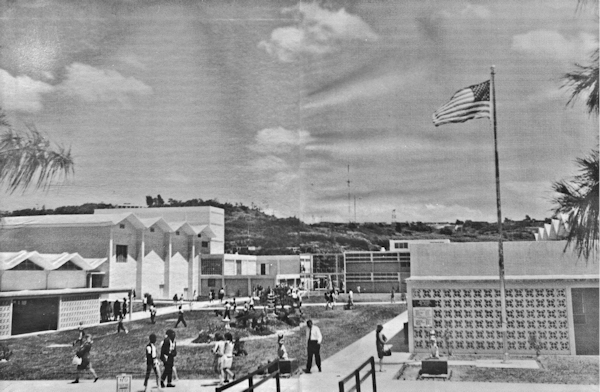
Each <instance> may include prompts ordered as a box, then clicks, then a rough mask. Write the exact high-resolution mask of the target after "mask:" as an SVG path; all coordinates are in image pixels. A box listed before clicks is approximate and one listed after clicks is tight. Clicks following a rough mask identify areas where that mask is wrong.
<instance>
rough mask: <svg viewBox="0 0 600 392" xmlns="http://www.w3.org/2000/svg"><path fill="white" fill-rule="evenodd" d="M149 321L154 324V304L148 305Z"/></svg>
mask: <svg viewBox="0 0 600 392" xmlns="http://www.w3.org/2000/svg"><path fill="white" fill-rule="evenodd" d="M150 322H151V323H152V324H156V306H154V304H152V305H150Z"/></svg>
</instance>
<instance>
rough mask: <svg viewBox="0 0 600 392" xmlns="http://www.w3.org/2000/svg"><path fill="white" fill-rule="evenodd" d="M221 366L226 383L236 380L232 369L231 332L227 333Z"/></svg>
mask: <svg viewBox="0 0 600 392" xmlns="http://www.w3.org/2000/svg"><path fill="white" fill-rule="evenodd" d="M221 366H222V369H221V371H222V373H223V377H224V378H225V382H229V381H230V380H235V374H234V373H233V372H232V371H231V368H232V367H233V335H231V332H226V333H225V345H224V349H223V358H222V365H221Z"/></svg>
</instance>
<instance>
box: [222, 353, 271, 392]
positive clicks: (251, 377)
mask: <svg viewBox="0 0 600 392" xmlns="http://www.w3.org/2000/svg"><path fill="white" fill-rule="evenodd" d="M273 368H274V369H275V370H274V371H272V372H271V371H270V370H271V369H273ZM264 373H268V375H267V376H266V377H264V378H263V379H262V380H260V381H259V382H257V383H256V384H254V376H256V375H259V374H264ZM280 373H281V372H280V370H279V359H276V360H275V361H273V362H270V363H268V364H266V365H265V366H262V367H260V368H258V369H257V370H255V371H253V372H252V373H248V374H247V375H246V376H244V377H242V378H240V379H238V380H234V381H231V382H230V383H228V384H226V385H223V386H220V387H216V388H215V392H221V391H224V390H226V389H229V388H231V387H233V386H235V385H237V384H240V383H242V382H244V381H246V380H248V388H246V389H244V391H243V392H252V391H254V390H255V389H256V388H258V387H259V386H261V385H262V384H264V383H266V382H267V381H269V380H270V379H272V378H275V383H276V386H277V389H276V391H277V392H280V391H281V384H280V382H279V375H280Z"/></svg>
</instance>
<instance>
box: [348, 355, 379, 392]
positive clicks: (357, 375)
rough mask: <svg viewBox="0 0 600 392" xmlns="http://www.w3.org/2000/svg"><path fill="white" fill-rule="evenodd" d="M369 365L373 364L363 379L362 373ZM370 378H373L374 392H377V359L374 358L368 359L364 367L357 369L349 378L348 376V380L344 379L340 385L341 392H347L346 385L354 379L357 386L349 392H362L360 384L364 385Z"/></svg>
mask: <svg viewBox="0 0 600 392" xmlns="http://www.w3.org/2000/svg"><path fill="white" fill-rule="evenodd" d="M369 364H371V369H370V370H369V371H368V372H367V373H366V374H365V375H364V376H362V377H361V376H360V371H361V370H362V369H363V368H364V367H366V366H367V365H369ZM369 376H371V377H372V379H373V392H377V382H376V380H375V358H373V357H370V358H369V359H367V360H366V361H365V362H364V363H363V364H362V365H360V366H359V367H357V368H356V369H355V370H354V371H353V372H352V373H350V374H349V375H348V376H346V378H344V379H343V380H341V381H340V382H339V383H338V386H339V392H346V391H345V388H344V384H345V383H346V382H347V381H349V380H350V379H352V378H354V380H355V384H354V386H353V387H352V388H350V389H349V390H348V391H347V392H353V391H356V392H360V384H362V383H363V381H365V380H366V379H367V378H369Z"/></svg>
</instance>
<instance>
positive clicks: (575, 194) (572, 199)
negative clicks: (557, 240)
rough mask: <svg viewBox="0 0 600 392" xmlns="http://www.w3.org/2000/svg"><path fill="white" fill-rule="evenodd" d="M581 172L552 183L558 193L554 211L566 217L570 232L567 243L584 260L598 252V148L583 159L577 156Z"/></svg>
mask: <svg viewBox="0 0 600 392" xmlns="http://www.w3.org/2000/svg"><path fill="white" fill-rule="evenodd" d="M577 163H578V165H579V167H580V174H579V175H577V176H575V177H573V178H572V179H571V181H569V182H567V181H565V180H562V181H558V182H555V183H554V184H553V189H554V191H555V192H557V193H558V196H557V197H556V198H555V199H554V203H555V204H556V205H557V206H556V207H555V209H554V213H556V214H560V213H565V214H567V216H568V219H567V222H568V224H569V234H568V236H567V246H566V247H565V251H566V250H567V248H568V247H569V246H571V245H573V246H574V250H575V252H577V255H578V256H579V257H582V256H583V257H584V258H585V260H586V262H587V261H588V260H589V258H590V256H592V255H595V254H597V252H598V151H597V150H596V151H593V152H592V154H591V155H590V156H588V157H585V158H578V159H577Z"/></svg>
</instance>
